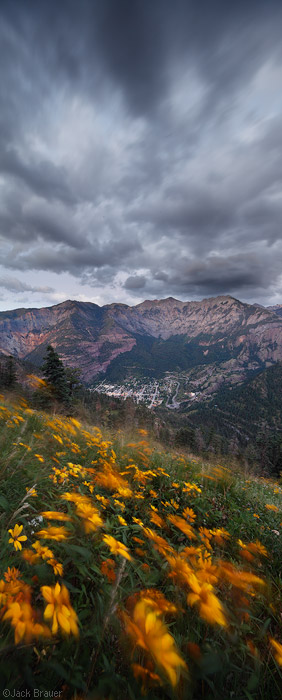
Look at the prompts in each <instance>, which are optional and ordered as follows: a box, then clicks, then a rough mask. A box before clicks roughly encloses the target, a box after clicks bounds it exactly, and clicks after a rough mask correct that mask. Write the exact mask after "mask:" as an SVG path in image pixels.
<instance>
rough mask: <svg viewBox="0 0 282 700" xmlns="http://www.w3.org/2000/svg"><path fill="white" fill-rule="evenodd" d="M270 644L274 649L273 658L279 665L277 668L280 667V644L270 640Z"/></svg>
mask: <svg viewBox="0 0 282 700" xmlns="http://www.w3.org/2000/svg"><path fill="white" fill-rule="evenodd" d="M269 641H270V644H271V646H272V648H273V649H274V652H275V653H274V658H275V660H276V661H277V663H278V664H279V666H282V644H280V642H277V641H276V639H272V638H271V639H270V640H269Z"/></svg>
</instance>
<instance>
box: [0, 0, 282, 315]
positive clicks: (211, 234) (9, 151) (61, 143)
mask: <svg viewBox="0 0 282 700" xmlns="http://www.w3.org/2000/svg"><path fill="white" fill-rule="evenodd" d="M281 30H282V5H281V3H280V2H278V1H277V2H275V0H271V1H270V2H268V3H266V2H265V1H264V0H256V1H255V0H249V2H248V3H243V2H241V1H240V0H238V1H237V2H236V3H231V4H229V5H227V4H226V3H225V2H223V1H222V0H215V1H214V2H213V3H201V2H198V1H196V0H191V1H190V2H187V0H175V2H174V3H171V2H170V0H154V2H153V3H152V2H151V0H118V2H116V0H103V2H100V1H99V0H82V1H81V2H80V3H77V2H76V1H75V0H73V1H72V0H61V2H60V3H55V2H50V1H48V2H47V0H46V2H45V1H43V0H37V2H36V1H35V0H28V2H25V3H23V2H22V1H21V0H3V1H2V3H1V7H0V71H1V81H0V237H1V247H0V264H1V266H2V267H1V269H0V272H1V271H2V274H1V275H0V292H1V297H0V298H2V306H1V308H9V307H12V306H18V305H23V304H24V305H29V304H30V305H40V304H42V305H46V304H50V303H55V302H56V301H62V300H63V299H64V298H67V297H72V298H74V297H76V298H81V299H83V300H86V299H89V300H91V301H97V302H98V303H108V302H110V301H123V302H126V303H137V302H138V301H141V300H142V299H144V298H148V297H150V298H152V297H158V298H160V297H165V296H169V295H173V296H178V297H179V298H181V299H196V298H197V299H199V298H202V297H203V296H209V295H217V294H232V295H234V296H237V297H239V298H241V299H245V300H249V301H258V302H260V303H265V304H268V303H279V302H280V303H282V274H281V270H282V241H281V214H282V196H281V182H282V158H281V144H282V120H281V111H282V101H281V70H282V48H281ZM19 297H20V301H21V303H20V304H19Z"/></svg>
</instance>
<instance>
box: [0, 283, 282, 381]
mask: <svg viewBox="0 0 282 700" xmlns="http://www.w3.org/2000/svg"><path fill="white" fill-rule="evenodd" d="M279 308H280V307H279ZM142 338H148V339H157V340H156V342H158V343H159V344H158V352H159V353H160V355H161V353H162V348H165V346H166V342H168V341H170V342H171V339H173V342H175V345H177V343H178V341H179V338H181V343H182V345H181V347H183V353H184V354H185V353H187V358H186V359H187V362H188V365H189V353H190V354H191V352H192V351H191V348H193V358H194V359H193V363H194V365H193V366H195V364H196V365H197V364H198V365H200V366H202V365H203V364H204V365H207V364H209V363H210V364H211V365H214V364H215V363H216V365H218V364H219V363H225V364H226V363H227V365H228V363H230V362H231V361H232V368H233V370H234V371H235V369H236V368H235V367H234V362H235V365H236V367H237V371H238V370H240V372H239V373H240V376H241V373H242V372H243V374H245V373H246V371H249V370H250V371H251V370H253V369H256V368H259V367H263V366H269V365H271V364H273V363H275V362H276V361H277V360H282V318H281V317H279V314H277V311H276V310H274V309H265V308H263V307H260V306H256V305H250V304H244V303H242V302H240V301H238V300H237V299H234V298H232V297H229V296H220V297H216V298H209V299H203V301H199V302H181V301H177V300H176V299H173V298H171V297H170V298H168V299H161V300H154V301H144V302H143V303H142V304H138V305H137V306H134V307H129V306H126V305H125V304H109V305H106V306H103V307H99V306H97V305H96V304H91V303H83V302H76V301H67V302H64V303H62V304H57V305H56V306H52V307H49V308H45V309H17V310H15V311H11V312H9V311H7V312H4V313H0V352H3V353H5V354H7V353H9V354H13V355H15V356H16V357H18V358H26V359H29V360H31V361H32V362H34V363H35V364H38V365H40V364H41V362H42V359H43V356H44V354H45V350H46V346H47V344H48V343H51V344H52V345H53V346H54V347H55V348H56V349H57V351H58V352H59V354H60V356H61V357H62V360H63V362H64V363H65V364H66V365H68V366H73V367H80V368H81V371H82V377H83V379H84V380H85V381H86V382H90V381H91V380H92V378H93V377H95V375H97V374H98V373H99V372H105V371H106V370H107V368H108V367H109V366H110V365H111V363H112V362H113V360H115V358H117V357H119V356H121V355H122V354H124V353H127V355H126V356H125V357H126V358H128V357H129V354H128V353H131V351H134V352H135V351H136V348H138V344H140V339H142ZM184 341H185V342H184ZM150 342H151V341H150ZM183 342H184V345H183ZM160 359H161V358H160ZM164 369H165V367H164ZM169 369H170V367H169ZM233 370H232V371H233ZM217 374H218V372H217Z"/></svg>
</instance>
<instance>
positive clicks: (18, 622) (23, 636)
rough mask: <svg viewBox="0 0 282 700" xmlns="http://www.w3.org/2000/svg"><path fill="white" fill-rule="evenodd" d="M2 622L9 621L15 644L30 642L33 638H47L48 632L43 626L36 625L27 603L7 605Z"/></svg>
mask: <svg viewBox="0 0 282 700" xmlns="http://www.w3.org/2000/svg"><path fill="white" fill-rule="evenodd" d="M3 620H10V622H11V625H12V627H14V630H15V644H19V643H20V642H22V641H23V640H24V641H25V642H27V643H28V642H30V641H31V639H32V638H33V637H39V636H45V637H47V636H49V635H50V632H49V630H48V628H47V627H46V626H45V625H41V624H38V623H36V621H35V619H34V612H33V610H32V607H31V605H30V604H29V603H27V602H25V601H24V602H21V603H19V602H17V601H15V602H12V603H10V604H8V610H7V612H6V613H5V615H4V616H3Z"/></svg>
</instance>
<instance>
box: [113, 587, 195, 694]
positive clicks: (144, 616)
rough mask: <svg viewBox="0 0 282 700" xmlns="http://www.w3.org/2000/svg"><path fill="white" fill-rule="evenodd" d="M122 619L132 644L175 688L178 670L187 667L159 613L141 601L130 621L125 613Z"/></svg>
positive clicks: (144, 601) (137, 604)
mask: <svg viewBox="0 0 282 700" xmlns="http://www.w3.org/2000/svg"><path fill="white" fill-rule="evenodd" d="M123 619H124V622H125V626H126V631H127V633H128V634H129V635H130V637H131V638H132V639H133V642H134V644H135V645H136V646H139V647H141V649H144V650H145V651H147V652H149V654H151V656H152V657H153V659H154V661H155V663H156V664H157V666H158V667H159V668H160V670H161V671H162V672H164V673H165V674H166V676H168V678H169V681H170V683H171V685H172V686H176V684H177V681H178V678H179V672H180V669H181V668H183V669H187V666H186V663H185V661H184V659H182V657H181V656H180V654H179V652H178V649H177V647H176V644H175V641H174V639H173V637H172V636H171V634H169V632H168V629H167V627H166V625H165V624H164V623H163V622H162V620H161V619H160V616H159V613H158V612H157V611H156V610H154V609H153V608H152V607H151V605H148V602H147V601H146V600H145V599H144V600H142V599H141V600H140V601H139V602H138V603H136V605H135V607H134V610H133V615H132V619H131V618H130V617H129V615H127V613H123Z"/></svg>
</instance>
